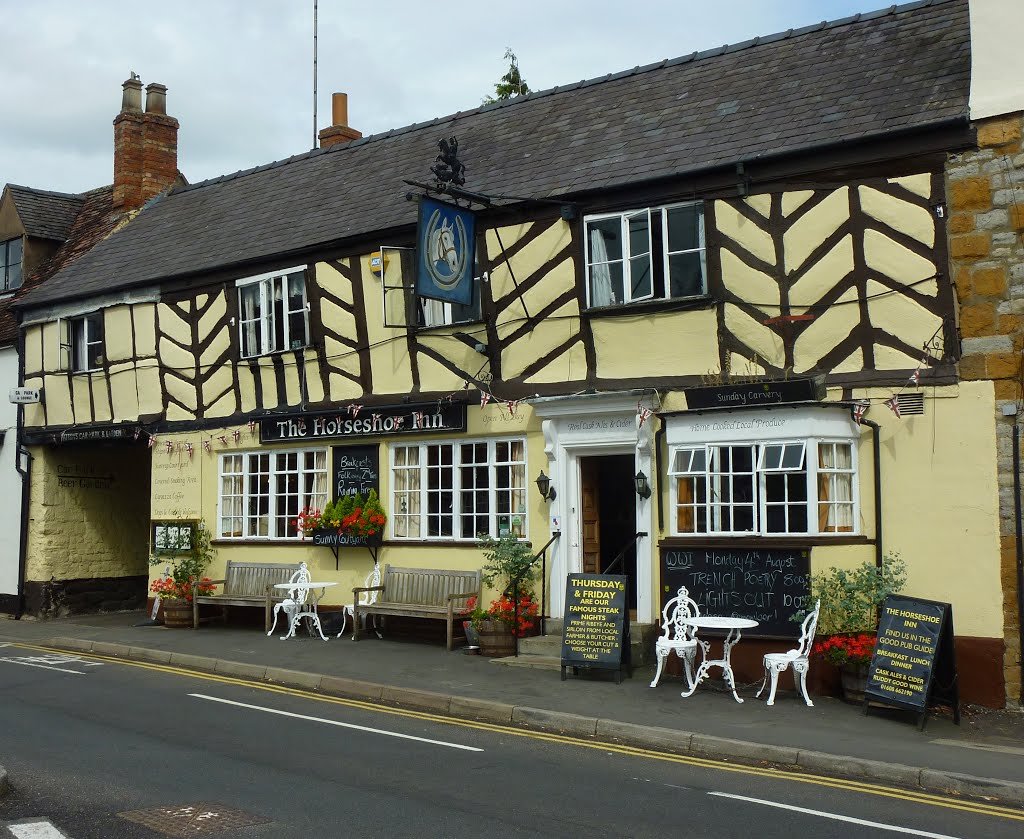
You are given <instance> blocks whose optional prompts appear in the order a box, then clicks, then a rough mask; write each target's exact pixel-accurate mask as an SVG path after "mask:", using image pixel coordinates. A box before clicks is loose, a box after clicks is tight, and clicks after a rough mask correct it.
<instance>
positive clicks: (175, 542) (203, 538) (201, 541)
mask: <svg viewBox="0 0 1024 839" xmlns="http://www.w3.org/2000/svg"><path fill="white" fill-rule="evenodd" d="M214 553H215V551H214V549H213V546H212V544H211V537H210V531H209V529H208V528H207V527H206V522H205V521H199V522H196V523H192V522H186V523H182V524H181V525H180V526H179V527H178V528H177V532H176V533H175V534H174V535H173V538H171V540H170V541H169V542H165V544H164V545H163V546H162V547H161V548H159V549H157V550H155V551H154V552H153V554H152V555H151V556H150V558H149V564H150V565H163V564H166V566H167V572H166V573H165V574H164V575H163V576H162V577H161V578H160V579H158V580H153V582H152V583H150V585H149V590H150V591H151V592H153V594H154V595H155V596H156V597H157V598H158V599H159V600H160V609H161V612H162V613H163V620H164V626H167V627H171V628H176V629H180V628H183V627H188V626H192V592H193V589H194V583H195V582H196V581H198V583H199V587H198V591H199V593H200V594H212V593H213V590H214V584H213V582H212V581H211V580H210V578H209V577H207V576H205V575H204V572H205V571H206V569H207V568H208V567H209V565H210V563H211V562H212V561H213V556H214Z"/></svg>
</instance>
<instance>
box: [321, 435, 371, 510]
mask: <svg viewBox="0 0 1024 839" xmlns="http://www.w3.org/2000/svg"><path fill="white" fill-rule="evenodd" d="M379 452H380V449H379V447H378V446H376V445H372V446H334V447H333V448H332V454H333V460H334V462H333V464H332V467H333V468H332V475H333V477H334V486H333V487H332V488H331V492H332V495H333V498H334V500H335V501H337V500H338V499H339V498H344V497H345V496H346V495H361V496H363V498H364V499H365V498H366V496H367V495H369V494H370V490H371V489H375V490H377V494H378V495H379V494H380V466H379V463H380V461H379Z"/></svg>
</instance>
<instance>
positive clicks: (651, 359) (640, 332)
mask: <svg viewBox="0 0 1024 839" xmlns="http://www.w3.org/2000/svg"><path fill="white" fill-rule="evenodd" d="M591 327H592V329H593V332H594V346H595V351H596V353H597V375H598V377H599V378H602V379H629V378H633V377H640V376H681V375H701V374H704V373H707V372H709V371H711V372H715V371H717V370H719V368H720V366H721V365H720V364H719V360H718V329H717V323H716V321H715V312H714V310H713V309H707V310H701V311H695V312H675V313H671V314H670V313H663V314H660V315H650V316H646V317H640V316H636V317H614V318H612V317H610V318H606V319H602V320H597V319H595V320H593V321H592V322H591Z"/></svg>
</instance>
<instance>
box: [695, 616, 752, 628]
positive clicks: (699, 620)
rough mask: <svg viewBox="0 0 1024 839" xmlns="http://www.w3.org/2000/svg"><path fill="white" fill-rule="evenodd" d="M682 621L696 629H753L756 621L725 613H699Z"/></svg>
mask: <svg viewBox="0 0 1024 839" xmlns="http://www.w3.org/2000/svg"><path fill="white" fill-rule="evenodd" d="M683 623H685V624H686V625H687V626H694V627H696V628H697V629H753V628H754V627H755V626H757V625H758V622H757V621H755V620H751V619H750V618H731V617H727V616H725V615H701V616H700V617H696V618H686V619H685V620H684V621H683Z"/></svg>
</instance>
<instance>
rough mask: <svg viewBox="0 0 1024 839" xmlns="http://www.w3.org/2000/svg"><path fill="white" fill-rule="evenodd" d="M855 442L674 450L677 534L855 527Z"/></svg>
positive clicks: (767, 443) (811, 441)
mask: <svg viewBox="0 0 1024 839" xmlns="http://www.w3.org/2000/svg"><path fill="white" fill-rule="evenodd" d="M855 458H856V448H855V446H854V443H853V442H852V441H850V440H843V441H840V440H826V439H806V440H780V441H775V440H772V441H756V442H744V443H735V444H734V443H729V442H721V443H707V444H700V445H681V446H677V447H675V448H673V450H672V453H671V458H670V463H669V475H670V477H671V479H672V487H673V490H672V491H673V497H674V506H675V515H674V532H675V533H676V534H677V535H691V534H720V535H743V534H750V535H765V536H775V535H794V534H800V535H808V534H810V535H817V534H833V533H853V532H855V529H856V519H857V517H856V500H855V499H856V462H855Z"/></svg>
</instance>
